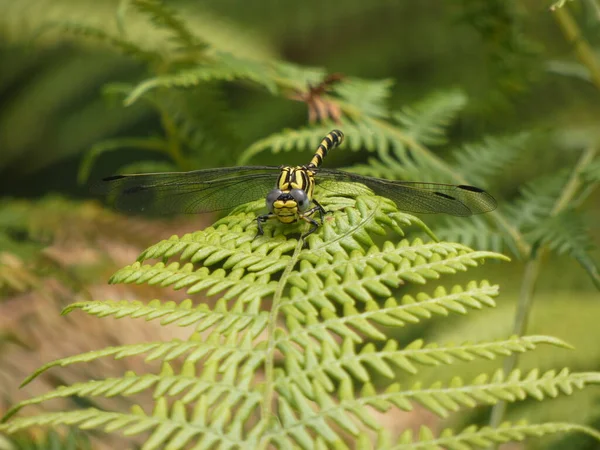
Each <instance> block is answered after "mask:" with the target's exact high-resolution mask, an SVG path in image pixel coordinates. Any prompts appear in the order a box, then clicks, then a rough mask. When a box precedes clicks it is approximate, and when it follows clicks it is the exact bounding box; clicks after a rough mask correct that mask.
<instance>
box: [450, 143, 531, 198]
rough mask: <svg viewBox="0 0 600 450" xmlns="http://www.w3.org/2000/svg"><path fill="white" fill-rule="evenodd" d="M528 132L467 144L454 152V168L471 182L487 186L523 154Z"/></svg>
mask: <svg viewBox="0 0 600 450" xmlns="http://www.w3.org/2000/svg"><path fill="white" fill-rule="evenodd" d="M528 140H529V135H528V134H527V133H521V134H517V135H513V136H504V137H489V136H488V137H486V138H485V139H484V140H483V141H482V142H480V143H474V144H467V145H465V146H463V147H462V148H461V149H460V150H457V151H455V152H454V155H453V156H454V160H455V163H454V164H452V166H453V169H454V170H455V171H456V172H457V173H460V174H462V175H463V177H464V178H465V179H466V180H469V183H473V184H474V185H475V186H482V187H485V186H487V185H488V183H489V181H488V180H490V178H492V177H495V176H497V175H499V174H502V173H505V171H506V170H507V169H508V168H509V167H510V165H512V164H514V162H515V161H516V160H517V158H519V156H521V155H522V154H523V151H524V148H525V146H526V144H527V142H528Z"/></svg>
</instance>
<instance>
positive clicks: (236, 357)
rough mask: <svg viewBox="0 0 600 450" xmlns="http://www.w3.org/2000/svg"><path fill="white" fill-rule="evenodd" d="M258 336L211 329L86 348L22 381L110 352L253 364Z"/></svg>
mask: <svg viewBox="0 0 600 450" xmlns="http://www.w3.org/2000/svg"><path fill="white" fill-rule="evenodd" d="M255 338H256V335H254V336H253V335H251V334H249V333H230V334H229V335H228V336H227V337H225V338H223V336H221V335H220V334H219V333H216V332H211V334H210V335H209V336H207V337H206V338H202V337H201V336H200V335H199V334H194V335H192V337H191V338H190V339H189V340H187V341H181V340H177V339H175V340H173V341H170V342H150V343H144V344H131V345H120V346H115V347H107V348H105V349H102V350H98V351H92V352H86V353H82V354H80V355H76V356H70V357H67V358H62V359H58V360H56V361H53V362H51V363H48V364H45V365H43V366H42V367H40V368H39V369H38V370H36V371H35V372H33V373H32V374H31V375H30V376H28V377H27V378H26V379H25V380H24V381H23V383H22V384H21V385H22V386H25V385H26V384H29V383H30V382H31V381H32V380H33V379H35V378H37V377H38V376H39V375H40V374H42V373H44V372H46V371H47V370H49V369H51V368H53V367H57V366H60V367H66V366H70V365H72V364H76V363H81V362H89V361H94V360H97V359H100V358H104V357H107V356H112V357H114V358H115V359H121V358H126V357H131V356H137V355H141V354H144V353H149V354H148V355H147V356H146V358H145V361H147V362H149V361H155V360H157V359H159V360H162V361H167V362H168V361H172V360H175V359H177V358H179V357H180V356H182V355H184V354H186V357H185V360H186V361H188V362H197V361H199V360H202V359H203V358H205V362H206V364H212V363H218V364H220V365H221V368H222V369H223V370H224V369H225V368H227V367H228V366H230V365H232V364H233V365H234V366H235V365H237V364H239V363H242V362H243V363H244V364H248V365H250V366H252V365H254V364H259V363H260V362H261V361H262V360H263V359H264V354H263V352H260V351H257V350H255V349H254V348H253V347H252V340H253V339H255Z"/></svg>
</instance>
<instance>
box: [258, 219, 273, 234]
mask: <svg viewBox="0 0 600 450" xmlns="http://www.w3.org/2000/svg"><path fill="white" fill-rule="evenodd" d="M273 217H275V214H264V215H262V216H258V217H257V218H256V225H257V227H258V232H257V233H256V235H257V236H262V235H263V234H264V231H263V227H262V224H263V223H264V222H266V221H267V220H269V219H272V218H273Z"/></svg>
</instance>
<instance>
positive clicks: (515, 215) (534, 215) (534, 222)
mask: <svg viewBox="0 0 600 450" xmlns="http://www.w3.org/2000/svg"><path fill="white" fill-rule="evenodd" d="M569 175H570V171H569V170H561V171H560V172H558V173H554V174H551V175H546V176H543V177H539V178H537V179H535V180H533V181H531V182H529V183H527V184H526V185H525V186H524V187H523V188H522V189H521V190H520V191H521V197H520V198H519V199H517V200H516V201H515V202H513V203H511V204H509V205H507V206H506V210H507V216H509V218H510V219H511V222H512V223H513V224H514V225H515V226H516V227H517V228H519V229H521V230H524V229H525V230H526V229H528V228H530V227H536V226H538V224H539V223H540V222H542V221H544V220H546V218H547V217H548V216H549V215H550V212H551V211H552V208H553V207H554V204H555V203H556V200H557V199H558V197H559V195H560V193H561V192H562V190H563V188H564V186H565V184H566V182H567V180H568V178H569Z"/></svg>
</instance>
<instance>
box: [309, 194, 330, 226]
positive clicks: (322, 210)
mask: <svg viewBox="0 0 600 450" xmlns="http://www.w3.org/2000/svg"><path fill="white" fill-rule="evenodd" d="M313 203H314V204H315V205H317V206H316V210H317V211H319V217H320V218H321V224H323V221H324V220H325V214H327V213H328V212H329V211H326V210H325V208H323V206H322V205H321V204H320V203H319V202H318V201H316V200H315V199H313ZM314 209H315V208H313V210H314ZM313 212H314V211H313Z"/></svg>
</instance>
